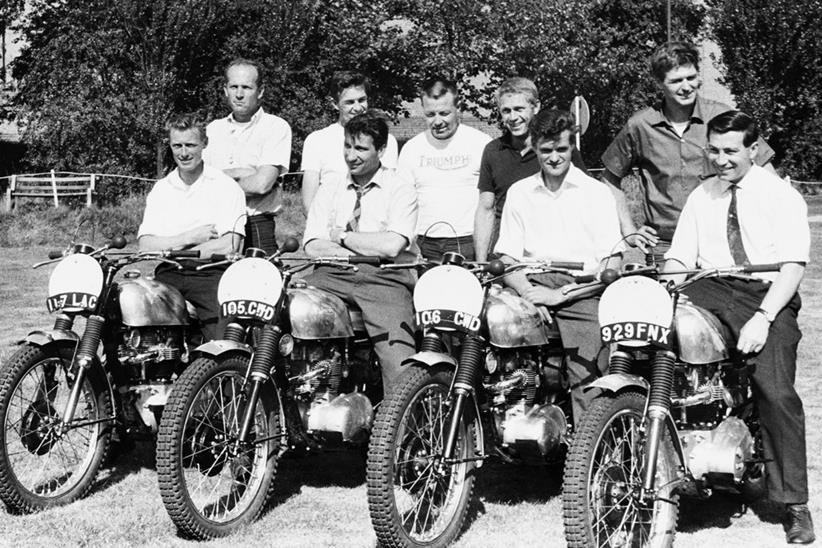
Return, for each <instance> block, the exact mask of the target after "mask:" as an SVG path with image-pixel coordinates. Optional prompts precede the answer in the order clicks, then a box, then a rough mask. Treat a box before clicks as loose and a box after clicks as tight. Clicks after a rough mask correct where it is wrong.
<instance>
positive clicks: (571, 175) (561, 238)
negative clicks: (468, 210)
mask: <svg viewBox="0 0 822 548" xmlns="http://www.w3.org/2000/svg"><path fill="white" fill-rule="evenodd" d="M621 242H622V234H621V232H620V228H619V219H618V217H617V208H616V200H615V199H614V196H613V194H612V193H611V191H610V190H609V189H608V187H607V186H605V185H604V184H602V183H601V182H599V181H597V180H596V179H593V178H591V177H589V176H587V175H585V173H584V172H583V171H582V170H580V169H579V168H577V167H575V166H573V165H572V166H571V167H570V169H569V170H568V173H567V174H566V175H565V180H563V181H562V184H561V185H560V187H559V189H557V191H556V192H552V191H550V190H549V189H548V188H547V187H546V186H545V184H544V183H543V181H542V173H541V172H538V173H536V174H534V175H531V176H530V177H526V178H525V179H522V180H520V181H517V182H516V183H514V184H513V185H511V188H509V189H508V195H507V198H506V199H505V206H504V207H503V209H502V219H501V220H500V229H499V239H498V240H497V244H496V246H495V247H494V251H496V252H497V253H501V254H504V255H508V256H509V257H512V258H514V259H517V260H520V261H522V260H532V261H533V260H544V261H569V262H582V263H585V267H584V270H585V272H586V273H592V272H596V271H597V270H598V269H599V265H600V261H602V259H604V258H605V257H607V256H609V255H611V254H612V253H617V252H621V251H622V250H623V248H624V246H623V244H622V243H621Z"/></svg>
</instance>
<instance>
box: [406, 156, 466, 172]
mask: <svg viewBox="0 0 822 548" xmlns="http://www.w3.org/2000/svg"><path fill="white" fill-rule="evenodd" d="M470 162H471V155H470V154H455V155H453V156H421V157H420V165H419V167H422V168H426V167H429V168H434V169H440V170H444V171H446V170H447V171H450V170H453V169H462V168H464V167H465V166H467V165H468V164H469V163H470Z"/></svg>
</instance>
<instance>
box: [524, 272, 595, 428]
mask: <svg viewBox="0 0 822 548" xmlns="http://www.w3.org/2000/svg"><path fill="white" fill-rule="evenodd" d="M528 279H529V281H530V282H531V283H533V284H535V285H542V286H545V287H548V288H551V289H557V288H560V287H562V286H563V285H566V284H568V283H571V281H572V278H571V277H570V276H567V275H565V274H535V275H531V276H529V277H528ZM598 308H599V297H587V298H584V299H579V300H576V301H571V302H569V303H565V304H563V305H561V306H558V307H552V309H553V311H554V319H555V320H556V322H557V327H558V328H559V336H560V338H562V346H563V348H564V350H565V363H566V365H567V368H568V381H569V382H570V385H571V405H572V408H573V413H574V424H579V420H580V418H581V417H582V415H583V413H585V410H586V409H587V408H588V404H589V403H590V400H591V398H592V397H593V395H594V394H585V393H584V392H583V390H582V389H583V388H584V387H585V386H586V385H588V384H589V383H591V382H592V381H594V380H595V379H597V378H599V377H601V376H602V375H604V374H605V372H606V371H607V370H608V347H607V346H606V345H604V344H603V343H602V339H601V338H600V334H599V320H598V318H597V309H598Z"/></svg>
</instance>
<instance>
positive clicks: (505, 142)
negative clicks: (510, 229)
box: [474, 77, 585, 261]
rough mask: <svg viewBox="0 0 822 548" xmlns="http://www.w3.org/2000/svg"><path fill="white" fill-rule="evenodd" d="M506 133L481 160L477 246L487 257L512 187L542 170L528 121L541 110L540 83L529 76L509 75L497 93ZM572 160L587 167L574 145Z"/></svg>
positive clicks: (489, 146)
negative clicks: (529, 132)
mask: <svg viewBox="0 0 822 548" xmlns="http://www.w3.org/2000/svg"><path fill="white" fill-rule="evenodd" d="M496 98H497V108H498V109H499V113H500V119H501V122H502V126H503V130H504V133H503V134H502V135H501V136H500V137H499V138H497V139H494V140H493V141H491V142H490V143H488V144H487V145H486V146H485V150H484V151H483V153H482V159H481V161H480V173H479V183H478V184H477V188H478V189H479V192H480V195H479V205H478V206H477V211H476V214H475V217H474V249H475V251H476V257H477V260H478V261H485V260H486V259H487V257H488V252H489V251H490V250H492V249H493V248H494V244H495V243H496V241H497V236H498V235H499V220H500V217H501V216H502V208H503V206H504V205H505V194H506V192H508V188H510V186H511V185H512V184H514V183H516V182H517V181H519V180H520V179H524V178H526V177H528V176H529V175H533V174H535V173H539V162H538V161H537V155H536V154H535V153H534V149H532V148H531V144H530V143H531V140H530V138H529V136H528V124H530V123H531V120H532V119H533V118H534V115H535V114H536V113H538V112H539V109H540V102H539V93H538V91H537V86H536V85H535V84H534V82H532V81H531V80H529V79H528V78H520V77H514V78H509V79H508V80H506V81H504V82H503V83H502V84H500V87H499V88H498V89H497V93H496ZM571 163H572V164H573V165H575V166H576V167H578V168H580V169H582V170H583V171H585V163H584V162H583V160H582V156H581V155H580V153H579V151H578V150H577V149H576V147H575V148H574V151H573V153H572V156H571Z"/></svg>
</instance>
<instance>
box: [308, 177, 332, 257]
mask: <svg viewBox="0 0 822 548" xmlns="http://www.w3.org/2000/svg"><path fill="white" fill-rule="evenodd" d="M336 187H337V185H336V184H327V185H320V188H319V189H318V190H317V195H316V196H315V197H314V200H313V201H312V202H311V207H310V208H309V209H308V218H307V219H306V221H305V232H304V233H303V246H305V244H307V243H308V242H310V241H311V240H330V239H331V233H330V231H329V216H330V215H331V209H332V204H333V201H334V193H335V191H336Z"/></svg>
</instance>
